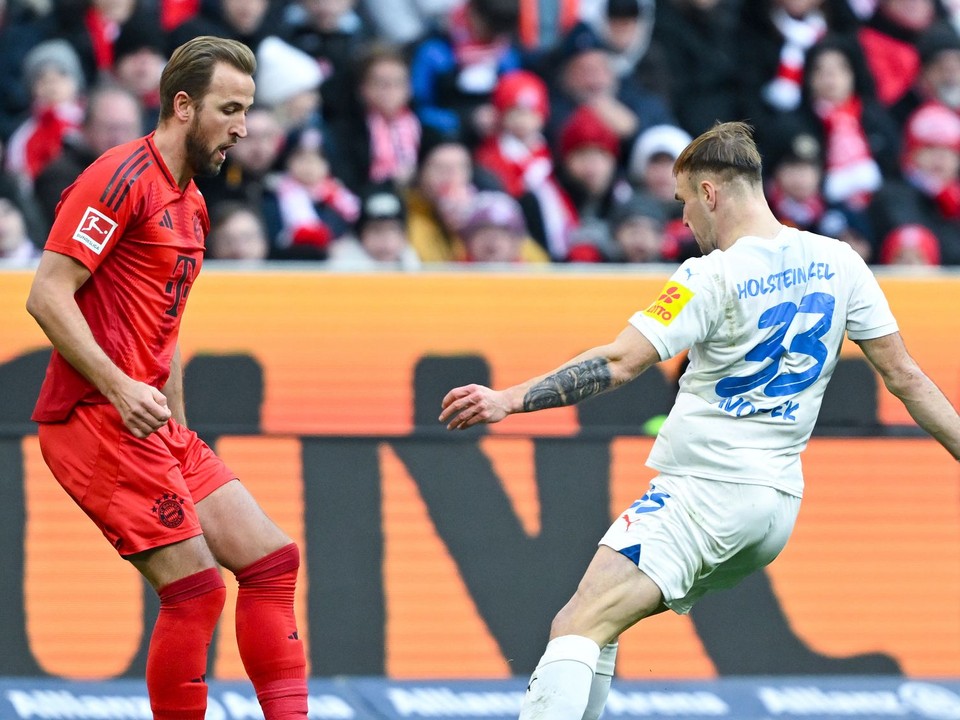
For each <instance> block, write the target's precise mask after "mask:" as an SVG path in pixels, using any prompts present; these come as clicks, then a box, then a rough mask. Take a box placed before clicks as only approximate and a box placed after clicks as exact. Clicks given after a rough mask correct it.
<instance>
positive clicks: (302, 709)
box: [237, 543, 307, 720]
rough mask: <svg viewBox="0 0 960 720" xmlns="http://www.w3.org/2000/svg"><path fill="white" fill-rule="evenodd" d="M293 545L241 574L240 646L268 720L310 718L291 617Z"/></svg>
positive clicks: (300, 648)
mask: <svg viewBox="0 0 960 720" xmlns="http://www.w3.org/2000/svg"><path fill="white" fill-rule="evenodd" d="M299 567H300V550H299V549H298V548H297V546H296V545H295V544H293V543H291V544H289V545H286V546H284V547H282V548H280V549H279V550H276V551H275V552H272V553H270V554H269V555H267V556H265V557H262V558H260V559H259V560H257V561H256V562H255V563H253V564H252V565H248V566H247V567H245V568H244V569H243V570H241V571H240V572H238V573H237V581H238V582H239V584H240V589H239V591H238V593H237V645H238V646H239V648H240V658H241V660H243V667H244V669H245V670H246V671H247V675H249V676H250V680H251V682H252V683H253V687H254V689H255V690H256V691H257V699H258V700H259V701H260V707H261V708H262V709H263V715H264V719H265V720H293V719H294V718H297V719H300V718H306V717H307V681H306V664H307V663H306V659H305V656H304V652H303V642H301V640H300V638H299V636H298V635H297V623H296V620H295V619H294V615H293V592H294V588H295V587H296V583H297V570H298V569H299Z"/></svg>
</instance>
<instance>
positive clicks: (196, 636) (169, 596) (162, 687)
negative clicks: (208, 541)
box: [147, 568, 227, 720]
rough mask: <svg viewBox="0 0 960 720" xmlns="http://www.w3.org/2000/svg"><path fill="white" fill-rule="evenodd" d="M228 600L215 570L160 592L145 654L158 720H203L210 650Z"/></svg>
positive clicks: (172, 585)
mask: <svg viewBox="0 0 960 720" xmlns="http://www.w3.org/2000/svg"><path fill="white" fill-rule="evenodd" d="M226 594H227V590H226V588H225V587H224V584H223V579H222V578H221V577H220V572H219V571H218V570H217V569H216V568H209V569H208V570H202V571H201V572H198V573H196V574H194V575H188V576H187V577H185V578H181V579H180V580H176V581H174V582H172V583H170V584H169V585H165V586H164V587H162V588H160V590H159V595H160V614H159V615H157V623H156V625H154V627H153V635H152V636H151V638H150V649H149V651H148V653H147V691H148V693H149V694H150V707H151V708H152V710H153V717H154V720H203V716H204V713H205V712H206V707H207V683H206V673H207V648H208V647H209V646H210V638H211V637H212V636H213V629H214V627H215V626H216V624H217V619H218V618H219V617H220V612H221V610H223V602H224V599H225V598H226Z"/></svg>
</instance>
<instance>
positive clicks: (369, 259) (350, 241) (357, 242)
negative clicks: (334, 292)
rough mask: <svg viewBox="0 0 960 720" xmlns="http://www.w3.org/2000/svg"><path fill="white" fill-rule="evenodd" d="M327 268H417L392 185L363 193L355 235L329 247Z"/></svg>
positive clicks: (402, 207) (403, 210) (399, 199)
mask: <svg viewBox="0 0 960 720" xmlns="http://www.w3.org/2000/svg"><path fill="white" fill-rule="evenodd" d="M330 265H331V267H333V268H337V269H348V270H365V269H370V268H383V267H393V268H397V269H402V270H416V269H418V268H419V267H420V258H419V257H417V252H416V250H414V249H413V247H412V246H411V245H410V243H409V242H408V240H407V213H406V207H405V205H404V202H403V198H402V197H401V196H400V194H399V193H398V192H397V190H396V188H395V186H394V185H393V184H392V183H379V184H376V185H371V186H370V187H368V188H366V189H365V190H364V192H363V194H362V195H361V197H360V217H359V218H358V219H357V224H356V235H355V236H354V235H347V236H344V237H342V238H339V239H337V240H335V241H334V242H333V243H332V244H331V245H330Z"/></svg>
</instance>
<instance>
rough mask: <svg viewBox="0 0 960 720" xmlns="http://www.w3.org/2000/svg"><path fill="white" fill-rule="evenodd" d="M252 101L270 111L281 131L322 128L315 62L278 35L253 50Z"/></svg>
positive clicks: (321, 74) (317, 68) (318, 72)
mask: <svg viewBox="0 0 960 720" xmlns="http://www.w3.org/2000/svg"><path fill="white" fill-rule="evenodd" d="M255 80H256V83H257V91H256V101H257V103H258V104H261V105H265V106H266V107H268V108H270V109H271V110H273V112H274V114H275V115H276V117H277V119H278V120H279V122H280V125H281V127H282V128H283V130H284V132H287V131H290V130H296V129H298V128H306V127H311V128H314V129H322V128H323V120H322V117H321V113H320V106H321V101H320V84H321V83H322V82H323V73H322V72H321V70H320V66H319V65H318V64H317V62H316V61H315V60H314V59H313V58H312V57H310V56H309V55H307V54H306V53H305V52H303V51H302V50H298V49H297V48H295V47H293V46H292V45H290V44H289V43H285V42H284V41H283V40H281V39H280V38H278V37H273V36H270V37H267V38H264V40H263V41H262V42H261V43H260V46H259V48H258V49H257V72H256V76H255Z"/></svg>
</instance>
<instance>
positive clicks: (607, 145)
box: [560, 105, 620, 158]
mask: <svg viewBox="0 0 960 720" xmlns="http://www.w3.org/2000/svg"><path fill="white" fill-rule="evenodd" d="M585 147H597V148H600V149H601V150H605V151H606V152H608V153H610V154H611V155H613V156H614V157H619V156H620V138H618V137H617V134H616V133H615V132H614V131H613V130H611V129H610V128H609V127H608V126H607V125H606V123H604V122H603V120H601V119H600V117H599V116H598V115H597V114H596V113H595V112H594V111H593V110H591V109H590V108H589V107H587V106H586V105H581V106H580V107H578V108H577V109H576V110H575V111H574V113H573V114H572V115H571V116H570V117H569V118H568V119H567V122H566V123H564V125H563V128H562V129H561V130H560V157H561V158H565V157H567V155H569V154H570V153H572V152H573V151H574V150H580V149H581V148H585Z"/></svg>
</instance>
